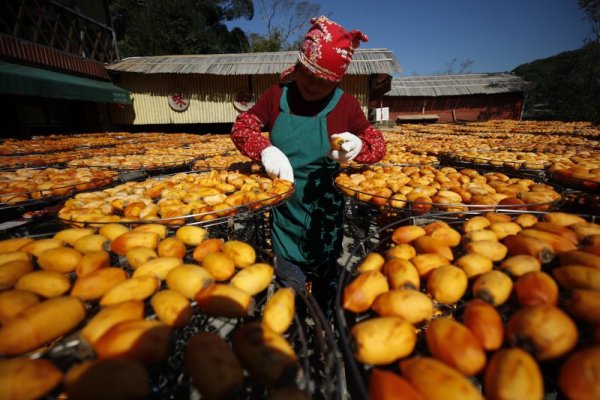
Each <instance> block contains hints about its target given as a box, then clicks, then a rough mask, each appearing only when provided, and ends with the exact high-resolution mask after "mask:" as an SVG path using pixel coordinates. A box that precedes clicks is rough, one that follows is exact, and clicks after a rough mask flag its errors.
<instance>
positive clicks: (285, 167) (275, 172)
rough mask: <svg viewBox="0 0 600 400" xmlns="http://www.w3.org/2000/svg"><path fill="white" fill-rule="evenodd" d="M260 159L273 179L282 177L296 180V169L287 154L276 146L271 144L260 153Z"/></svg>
mask: <svg viewBox="0 0 600 400" xmlns="http://www.w3.org/2000/svg"><path fill="white" fill-rule="evenodd" d="M260 159H261V161H262V164H263V166H264V167H265V171H267V175H269V177H270V178H271V179H274V178H280V179H285V180H287V181H290V182H294V170H293V169H292V164H290V160H288V158H287V156H286V155H285V154H283V152H282V151H281V150H279V149H278V148H277V147H275V146H269V147H267V148H266V149H264V150H263V151H262V152H261V153H260Z"/></svg>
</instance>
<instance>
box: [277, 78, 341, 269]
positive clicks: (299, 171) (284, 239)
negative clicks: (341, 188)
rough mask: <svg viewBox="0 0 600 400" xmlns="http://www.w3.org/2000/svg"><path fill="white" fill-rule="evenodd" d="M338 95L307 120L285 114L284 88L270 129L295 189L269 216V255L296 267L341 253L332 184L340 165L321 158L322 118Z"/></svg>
mask: <svg viewBox="0 0 600 400" xmlns="http://www.w3.org/2000/svg"><path fill="white" fill-rule="evenodd" d="M342 93H343V91H342V90H341V89H339V88H336V89H335V92H334V93H333V95H332V96H331V99H330V100H329V102H328V103H327V105H326V106H325V107H324V108H323V110H322V111H321V112H319V114H317V115H316V116H314V117H306V116H300V115H292V114H290V107H289V104H288V101H287V95H288V86H287V85H285V86H284V87H283V93H282V95H281V101H280V103H279V107H280V112H279V115H278V116H277V119H276V120H275V123H274V125H273V129H272V130H271V135H270V138H271V143H272V144H273V145H274V146H276V147H277V148H279V149H280V150H281V151H282V152H283V153H284V154H285V155H286V156H287V157H288V159H289V160H290V163H291V165H292V168H293V169H294V184H295V191H294V194H293V196H291V198H289V199H288V200H287V202H285V203H284V204H282V205H281V206H278V207H276V208H275V209H273V212H272V213H271V216H272V219H271V240H272V244H273V251H274V252H275V254H276V255H277V256H278V257H281V258H283V259H286V260H289V261H291V262H293V263H295V264H298V265H300V266H307V265H311V266H316V265H320V264H322V263H325V262H327V261H331V260H335V259H336V258H337V256H338V255H339V252H340V250H341V244H342V236H343V235H342V228H343V208H344V207H343V197H342V195H341V194H340V193H339V192H338V191H337V190H336V189H335V187H334V185H333V176H334V175H335V174H336V173H337V171H338V170H339V164H338V163H337V162H336V161H333V160H331V159H329V158H328V157H327V155H326V154H327V151H328V150H329V149H330V144H329V135H328V134H327V114H329V113H330V112H331V110H333V108H334V107H335V106H336V104H337V102H338V101H339V99H340V97H341V96H342Z"/></svg>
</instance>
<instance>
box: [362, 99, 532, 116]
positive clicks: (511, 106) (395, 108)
mask: <svg viewBox="0 0 600 400" xmlns="http://www.w3.org/2000/svg"><path fill="white" fill-rule="evenodd" d="M382 104H383V107H389V109H390V120H393V121H395V120H396V117H397V116H399V115H403V116H409V115H418V114H436V115H438V117H439V119H438V121H437V122H456V121H485V120H491V119H514V120H520V119H521V112H522V108H523V95H522V94H521V93H502V94H490V95H471V96H442V97H399V96H395V97H388V96H384V98H383V100H382ZM372 107H373V108H375V107H380V105H379V103H378V104H372Z"/></svg>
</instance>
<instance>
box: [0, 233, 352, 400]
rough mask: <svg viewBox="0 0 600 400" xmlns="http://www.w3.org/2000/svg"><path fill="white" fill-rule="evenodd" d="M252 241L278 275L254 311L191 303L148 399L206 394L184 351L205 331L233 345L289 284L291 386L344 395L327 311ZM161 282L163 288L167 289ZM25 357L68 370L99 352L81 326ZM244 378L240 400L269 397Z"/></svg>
mask: <svg viewBox="0 0 600 400" xmlns="http://www.w3.org/2000/svg"><path fill="white" fill-rule="evenodd" d="M54 232H56V231H51V227H47V231H45V232H44V231H38V233H37V234H34V233H32V232H30V233H24V232H21V234H22V235H24V236H28V237H32V238H34V239H42V238H48V237H52V236H53V235H54ZM209 232H210V236H211V237H221V238H223V239H227V240H244V241H246V240H245V237H244V236H245V235H246V234H247V233H248V232H244V231H243V230H238V229H236V230H235V231H234V232H231V235H230V236H227V237H223V236H221V232H220V231H218V230H216V231H215V230H210V231H209ZM14 237H18V236H14ZM248 243H251V242H248ZM252 245H253V247H255V251H256V254H257V260H256V262H265V263H269V264H271V265H273V266H274V268H275V272H276V275H275V277H274V279H273V280H272V281H271V283H270V284H269V286H268V288H267V289H266V290H264V291H262V292H261V293H259V294H257V295H255V296H253V303H252V306H251V309H250V311H249V313H248V315H247V316H245V317H242V318H226V317H220V316H212V315H208V314H206V313H204V312H203V311H202V310H201V308H200V307H199V306H198V304H197V303H196V301H192V302H191V306H192V308H193V310H194V313H193V316H192V318H191V320H190V321H189V323H187V324H186V325H185V326H183V327H181V328H178V329H173V330H172V332H171V338H170V341H169V345H168V357H167V359H166V360H165V361H164V362H162V363H160V364H158V365H152V366H147V371H148V376H149V386H150V395H149V397H148V398H149V399H157V400H158V399H161V400H163V399H199V398H201V396H200V394H199V393H198V392H197V390H196V389H195V388H194V386H193V384H192V382H191V378H190V376H189V374H188V372H187V370H186V363H185V349H186V345H187V343H188V341H189V340H190V338H192V337H193V336H194V335H196V334H198V333H200V332H211V333H215V334H217V335H219V336H220V337H221V338H223V339H225V340H226V341H227V342H229V343H231V341H232V340H233V337H234V335H235V333H236V332H237V330H239V329H240V328H241V327H243V326H244V325H246V324H250V323H252V322H255V321H260V320H261V317H262V311H263V308H264V306H265V304H266V302H267V300H268V299H269V298H270V297H271V296H272V295H273V293H274V292H275V291H277V290H278V289H280V288H284V287H290V286H292V287H293V288H294V290H295V298H296V300H295V312H294V317H293V321H292V324H291V326H290V327H289V328H288V330H287V331H286V332H285V333H284V334H283V336H284V338H285V339H286V340H287V341H288V343H289V344H290V345H291V347H292V348H293V349H294V352H295V354H296V355H297V362H298V369H297V372H296V373H295V375H294V376H293V377H292V378H293V379H292V381H291V382H288V385H289V384H291V385H292V386H294V387H295V388H297V389H299V390H300V391H301V392H302V393H303V394H304V396H305V398H310V399H323V400H326V399H327V400H329V399H334V400H337V399H340V400H341V399H343V398H344V397H343V396H344V393H345V380H344V371H343V365H342V361H341V355H340V352H339V350H338V348H337V343H336V341H335V337H334V335H333V331H332V327H331V325H330V323H329V322H328V321H327V320H326V318H325V316H324V315H323V313H322V311H321V308H320V306H319V305H318V304H317V302H316V300H315V299H314V298H313V296H312V295H311V294H310V293H309V292H308V291H307V290H306V289H305V288H304V287H299V286H296V284H295V282H296V280H295V278H294V277H293V276H290V275H286V274H285V273H282V272H281V271H278V268H277V266H278V261H277V259H276V258H275V257H273V256H272V255H271V253H269V252H268V251H265V250H264V249H263V248H261V247H256V246H254V244H252ZM111 258H112V263H111V265H116V266H119V267H121V268H123V269H125V270H126V271H128V272H132V271H133V270H132V268H131V266H129V264H128V262H127V260H126V258H125V257H124V256H118V255H116V254H114V253H112V254H111ZM183 262H184V263H186V262H187V263H193V262H194V261H193V259H192V251H191V250H188V252H187V254H186V255H185V257H184V260H183ZM70 278H71V279H72V280H73V281H75V280H76V276H75V274H74V273H72V274H70ZM165 285H166V283H164V282H163V283H162V286H165ZM162 286H161V289H163V287H162ZM165 288H166V287H165ZM99 309H100V306H99V305H98V304H97V303H96V302H88V303H87V317H86V321H87V320H89V319H90V318H91V317H93V316H94V315H95V314H96V313H97V312H98V311H99ZM144 314H145V319H150V320H153V319H157V316H156V315H155V314H154V311H153V309H152V306H151V305H150V302H149V300H146V301H145V311H144ZM84 323H85V321H84ZM25 357H29V358H33V359H37V358H44V359H47V360H50V361H51V362H52V363H53V364H54V365H55V366H57V367H58V368H59V369H60V370H62V371H67V370H69V368H71V367H72V366H74V365H77V364H79V363H81V362H84V361H87V360H93V359H96V354H95V352H94V349H93V348H92V346H91V345H90V344H89V343H88V342H87V341H86V340H85V339H84V338H83V336H82V334H81V330H77V331H75V332H73V333H71V334H69V335H67V336H65V337H62V338H60V339H58V340H56V341H54V342H52V343H48V344H47V345H46V346H44V347H43V348H41V349H38V350H36V351H34V352H31V353H28V354H27V355H26V356H25ZM1 358H2V357H0V359H1ZM244 382H245V384H244V388H243V392H242V393H240V394H239V395H238V396H237V397H236V398H238V399H248V400H250V399H264V398H268V397H269V396H270V390H272V388H267V387H265V386H264V385H262V384H261V383H259V382H258V381H257V380H255V379H254V378H253V377H252V374H246V375H245V378H244ZM63 390H64V388H62V387H58V388H56V389H55V390H54V391H53V392H52V393H50V394H48V395H47V396H45V397H44V399H45V400H54V399H61V398H63Z"/></svg>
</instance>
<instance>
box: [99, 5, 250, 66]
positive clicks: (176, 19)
mask: <svg viewBox="0 0 600 400" xmlns="http://www.w3.org/2000/svg"><path fill="white" fill-rule="evenodd" d="M110 8H111V11H112V14H113V25H114V29H115V32H116V35H117V45H118V47H119V52H120V56H121V57H132V56H154V55H167V54H216V53H239V52H242V51H243V50H244V49H247V48H248V46H249V44H248V38H247V37H246V35H245V34H244V32H243V31H242V30H241V29H239V28H234V29H232V30H231V31H229V30H228V28H227V26H226V25H225V23H224V22H225V21H232V20H235V19H239V18H246V19H252V17H253V15H254V6H253V3H252V0H111V1H110Z"/></svg>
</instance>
